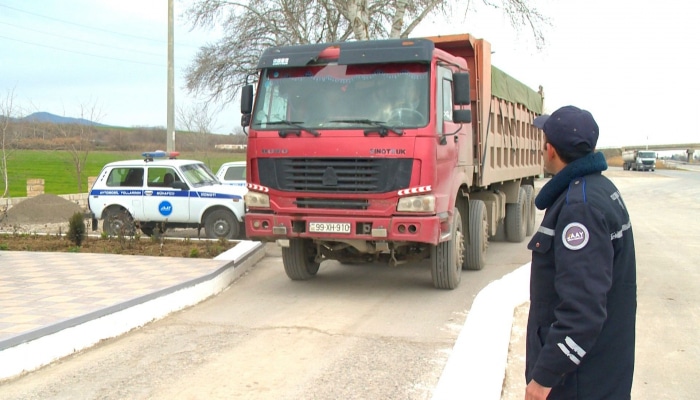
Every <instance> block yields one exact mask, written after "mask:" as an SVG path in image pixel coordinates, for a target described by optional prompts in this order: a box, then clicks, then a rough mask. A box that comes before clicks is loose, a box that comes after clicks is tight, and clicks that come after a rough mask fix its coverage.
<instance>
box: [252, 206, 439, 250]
mask: <svg viewBox="0 0 700 400" xmlns="http://www.w3.org/2000/svg"><path fill="white" fill-rule="evenodd" d="M314 223H315V224H321V225H323V224H331V225H335V226H342V227H348V225H349V228H348V229H346V230H347V231H349V232H344V231H340V232H311V229H310V226H311V225H312V224H314ZM245 226H246V235H247V237H248V238H250V239H253V240H261V241H268V242H271V241H275V240H278V239H291V238H308V239H319V240H325V241H334V240H337V241H346V240H365V241H388V242H418V243H429V244H432V245H437V244H438V242H440V241H441V238H445V237H448V236H449V233H450V226H449V219H448V218H447V213H445V215H444V217H443V216H437V215H429V216H418V215H416V216H394V217H387V218H381V217H374V218H369V217H355V216H352V217H348V216H327V217H324V216H320V217H319V216H290V215H275V214H264V213H255V212H248V213H247V214H246V217H245Z"/></svg>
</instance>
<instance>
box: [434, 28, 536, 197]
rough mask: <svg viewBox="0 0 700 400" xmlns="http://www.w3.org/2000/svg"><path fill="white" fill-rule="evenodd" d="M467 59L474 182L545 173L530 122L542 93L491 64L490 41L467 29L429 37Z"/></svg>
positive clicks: (505, 179)
mask: <svg viewBox="0 0 700 400" xmlns="http://www.w3.org/2000/svg"><path fill="white" fill-rule="evenodd" d="M428 39H430V40H432V41H433V42H434V43H435V47H436V48H438V49H441V50H444V51H446V52H448V53H450V54H453V55H455V56H457V57H462V58H464V59H465V60H466V61H467V65H468V67H469V74H470V81H471V85H470V86H471V99H472V102H471V105H472V115H473V120H472V128H473V135H474V141H473V143H474V156H475V160H474V163H475V165H476V166H478V168H477V171H476V176H475V181H474V185H476V186H481V187H487V186H489V185H491V184H493V183H498V182H505V181H510V180H515V179H520V178H527V177H536V176H539V175H541V174H542V173H543V160H542V152H541V149H542V146H543V141H542V140H543V133H542V131H541V130H540V129H537V128H536V127H535V126H534V125H532V121H533V120H534V118H535V117H536V116H538V115H540V114H542V108H543V94H542V89H541V88H540V91H539V92H536V91H534V90H532V89H530V88H529V87H527V86H526V85H524V84H523V83H521V82H519V81H518V80H516V79H515V78H513V77H511V76H509V75H508V74H506V73H505V72H503V71H501V70H499V69H498V68H496V67H494V66H492V65H491V44H490V43H489V42H487V41H485V40H483V39H476V38H474V37H473V36H471V35H469V34H462V35H448V36H436V37H430V38H428Z"/></svg>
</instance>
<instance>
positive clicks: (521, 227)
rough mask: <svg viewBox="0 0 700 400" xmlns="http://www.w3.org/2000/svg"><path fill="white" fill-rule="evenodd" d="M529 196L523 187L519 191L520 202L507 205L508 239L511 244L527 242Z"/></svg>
mask: <svg viewBox="0 0 700 400" xmlns="http://www.w3.org/2000/svg"><path fill="white" fill-rule="evenodd" d="M526 201H527V194H526V193H525V189H523V188H522V187H521V188H520V190H519V191H518V202H517V203H508V204H506V237H507V238H508V241H509V242H513V243H520V242H522V241H523V240H525V231H526V229H527V219H526V217H527V208H526V207H525V202H526Z"/></svg>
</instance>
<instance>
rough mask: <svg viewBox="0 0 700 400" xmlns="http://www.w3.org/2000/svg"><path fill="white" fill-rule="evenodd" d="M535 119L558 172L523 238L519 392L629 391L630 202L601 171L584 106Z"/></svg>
mask: <svg viewBox="0 0 700 400" xmlns="http://www.w3.org/2000/svg"><path fill="white" fill-rule="evenodd" d="M534 123H535V125H536V126H537V127H539V128H541V129H542V130H543V131H544V134H545V144H544V168H545V171H547V172H549V173H551V174H553V175H554V177H553V178H552V179H551V180H550V181H549V182H548V183H547V184H546V185H544V187H543V188H542V190H541V191H540V193H539V194H538V196H537V198H536V199H535V205H536V206H537V208H539V209H540V210H545V209H546V212H545V215H544V219H543V221H542V225H541V226H540V228H539V230H538V231H537V233H536V234H535V235H534V236H533V238H532V240H531V241H530V243H529V244H528V249H530V250H532V265H531V276H530V314H529V318H528V324H527V345H526V346H527V357H526V368H525V375H526V380H527V388H526V393H525V399H526V400H534V399H591V400H602V399H615V400H619V399H629V398H630V392H631V388H632V375H633V372H634V346H635V318H636V309H637V279H636V275H637V273H636V262H635V254H634V237H633V235H632V225H631V223H630V218H629V214H628V213H627V208H626V207H625V203H624V202H623V201H622V197H621V196H620V192H619V191H618V190H617V188H616V187H615V185H613V183H612V182H610V180H608V179H607V178H606V177H604V176H603V175H602V174H601V172H602V171H604V170H606V169H607V168H608V166H607V163H606V162H605V157H604V156H603V154H602V153H598V152H596V151H595V146H596V142H597V141H598V124H597V123H596V122H595V120H594V119H593V116H592V115H591V114H590V113H589V112H588V111H585V110H581V109H579V108H576V107H573V106H566V107H562V108H560V109H558V110H556V111H555V112H554V113H552V115H551V116H549V115H543V116H540V117H537V118H536V119H535V121H534Z"/></svg>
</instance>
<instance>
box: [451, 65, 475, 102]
mask: <svg viewBox="0 0 700 400" xmlns="http://www.w3.org/2000/svg"><path fill="white" fill-rule="evenodd" d="M452 82H453V83H454V86H455V87H454V103H455V105H457V106H467V105H469V104H470V103H471V91H470V88H469V74H468V73H466V72H458V73H456V74H454V75H452Z"/></svg>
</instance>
